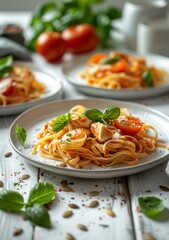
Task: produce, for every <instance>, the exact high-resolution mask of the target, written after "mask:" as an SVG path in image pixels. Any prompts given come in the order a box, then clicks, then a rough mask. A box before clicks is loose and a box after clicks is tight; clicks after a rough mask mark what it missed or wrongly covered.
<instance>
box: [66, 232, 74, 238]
mask: <svg viewBox="0 0 169 240" xmlns="http://www.w3.org/2000/svg"><path fill="white" fill-rule="evenodd" d="M66 240H76V238H75V237H74V236H73V235H72V234H71V233H66Z"/></svg>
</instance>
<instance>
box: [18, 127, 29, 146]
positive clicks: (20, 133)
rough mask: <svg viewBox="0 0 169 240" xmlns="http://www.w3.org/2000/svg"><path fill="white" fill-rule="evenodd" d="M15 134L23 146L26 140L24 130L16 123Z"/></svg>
mask: <svg viewBox="0 0 169 240" xmlns="http://www.w3.org/2000/svg"><path fill="white" fill-rule="evenodd" d="M16 134H17V136H18V140H19V141H20V143H21V144H22V146H24V144H25V141H26V135H27V134H26V130H25V129H24V128H22V127H19V126H18V125H17V126H16Z"/></svg>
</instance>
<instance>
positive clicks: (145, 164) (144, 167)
mask: <svg viewBox="0 0 169 240" xmlns="http://www.w3.org/2000/svg"><path fill="white" fill-rule="evenodd" d="M97 100H100V101H104V102H105V103H106V102H110V101H112V100H111V99H100V98H88V99H71V100H68V99H66V100H59V101H51V102H48V103H42V104H40V105H38V106H35V107H32V108H30V109H28V110H26V111H25V112H23V113H22V114H20V115H19V116H18V117H17V118H16V119H15V120H14V121H13V122H12V124H11V126H10V129H9V135H8V138H9V142H10V144H11V146H12V148H13V149H14V150H15V151H16V152H17V153H18V154H19V155H21V156H22V157H23V158H25V159H26V161H27V162H29V163H31V164H32V165H35V166H37V165H40V166H37V167H40V168H43V166H46V167H47V168H52V169H53V168H54V169H56V171H53V172H55V173H56V172H58V171H59V170H62V172H65V175H67V176H71V174H72V173H74V172H76V173H77V175H81V173H82V176H80V177H82V178H84V177H85V176H83V175H84V174H89V173H90V174H94V175H97V174H99V173H102V174H104V173H105V174H106V175H108V176H107V177H114V176H112V175H113V172H114V173H117V174H118V172H120V171H123V170H124V171H126V173H123V174H122V175H121V174H120V175H119V176H126V175H131V174H134V173H137V172H141V171H145V170H147V169H149V168H152V167H153V166H156V165H158V164H160V163H162V162H164V161H166V160H167V159H168V158H169V153H168V154H166V155H165V156H163V157H160V158H157V159H155V160H151V161H150V162H143V163H141V164H140V165H138V164H137V165H133V166H126V167H125V168H124V167H117V168H115V169H113V168H112V169H106V168H105V169H98V170H92V169H88V170H86V169H78V171H77V169H74V168H62V167H59V166H53V165H49V164H47V163H42V162H38V161H37V160H34V159H32V158H29V156H26V155H25V154H24V153H22V152H21V151H19V149H18V148H17V147H16V146H15V144H14V143H13V140H12V130H13V129H14V126H15V125H16V123H17V121H18V120H19V119H22V117H23V116H25V115H26V114H29V113H31V112H32V111H36V110H38V109H39V108H44V107H45V106H48V105H53V104H58V105H59V104H60V103H62V104H63V103H66V102H70V101H71V102H76V103H77V104H78V101H84V102H90V101H97ZM113 101H114V102H117V103H118V102H119V103H120V104H122V103H124V104H130V105H132V106H135V107H143V108H144V109H147V111H150V112H151V113H153V114H158V115H160V117H163V118H165V119H166V120H169V116H168V115H166V114H164V113H162V112H160V111H158V110H156V109H153V108H150V107H147V106H145V105H142V104H139V103H131V102H129V101H125V102H124V101H119V100H113ZM49 160H50V159H49ZM149 165H151V166H150V167H149ZM139 167H140V168H141V169H142V170H139ZM130 170H133V171H132V173H127V172H129V171H130ZM48 171H51V170H48ZM51 172H52V171H51ZM67 173H70V174H67ZM62 174H63V173H62ZM109 175H110V176H109ZM75 177H76V176H75ZM77 177H79V176H77ZM86 178H96V177H95V176H93V177H89V176H86ZM97 178H103V177H98V176H97ZM104 178H105V177H104Z"/></svg>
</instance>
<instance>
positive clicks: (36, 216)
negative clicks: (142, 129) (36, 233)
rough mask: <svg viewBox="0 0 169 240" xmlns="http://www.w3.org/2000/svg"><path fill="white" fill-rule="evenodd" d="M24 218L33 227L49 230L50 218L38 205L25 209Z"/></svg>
mask: <svg viewBox="0 0 169 240" xmlns="http://www.w3.org/2000/svg"><path fill="white" fill-rule="evenodd" d="M26 217H27V219H28V220H30V221H31V222H32V223H33V224H35V225H38V226H41V227H45V228H51V221H50V216H49V214H48V212H47V210H46V209H45V208H44V207H43V206H41V205H39V204H34V205H33V206H31V207H27V208H26Z"/></svg>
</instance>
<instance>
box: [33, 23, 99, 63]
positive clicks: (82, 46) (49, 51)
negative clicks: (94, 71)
mask: <svg viewBox="0 0 169 240" xmlns="http://www.w3.org/2000/svg"><path fill="white" fill-rule="evenodd" d="M97 44H98V36H97V33H96V30H95V28H94V27H93V26H92V25H90V24H79V25H75V26H71V27H68V28H66V29H65V30H64V31H63V32H62V33H58V32H44V33H42V34H41V35H40V36H39V37H38V39H37V42H36V51H37V52H38V53H39V54H40V55H42V56H43V57H44V58H45V59H46V60H47V61H48V62H58V61H59V60H60V59H61V58H62V57H63V55H64V54H65V52H66V51H70V52H72V53H74V54H80V53H86V52H90V51H92V50H94V49H95V48H96V46H97Z"/></svg>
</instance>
